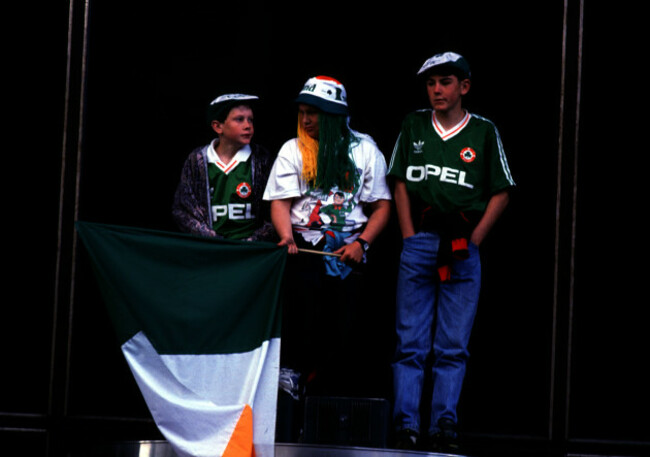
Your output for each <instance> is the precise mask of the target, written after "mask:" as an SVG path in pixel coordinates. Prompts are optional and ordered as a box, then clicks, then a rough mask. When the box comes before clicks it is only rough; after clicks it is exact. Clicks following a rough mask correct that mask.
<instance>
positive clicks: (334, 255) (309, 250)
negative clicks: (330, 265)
mask: <svg viewBox="0 0 650 457" xmlns="http://www.w3.org/2000/svg"><path fill="white" fill-rule="evenodd" d="M298 252H306V253H308V254H319V255H329V256H333V257H341V254H334V253H333V252H325V251H315V250H313V249H301V248H299V249H298Z"/></svg>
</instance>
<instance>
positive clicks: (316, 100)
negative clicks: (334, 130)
mask: <svg viewBox="0 0 650 457" xmlns="http://www.w3.org/2000/svg"><path fill="white" fill-rule="evenodd" d="M295 102H296V103H304V104H305V105H310V106H315V107H316V108H318V109H319V110H321V111H324V112H326V113H330V114H348V107H347V106H345V105H343V104H341V103H334V102H329V101H327V100H324V99H322V98H320V97H316V96H315V95H311V94H300V95H298V97H296V99H295Z"/></svg>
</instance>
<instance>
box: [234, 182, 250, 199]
mask: <svg viewBox="0 0 650 457" xmlns="http://www.w3.org/2000/svg"><path fill="white" fill-rule="evenodd" d="M251 192H252V189H251V186H250V184H248V183H247V182H241V183H239V185H238V186H237V195H239V197H241V198H248V197H249V196H250V194H251Z"/></svg>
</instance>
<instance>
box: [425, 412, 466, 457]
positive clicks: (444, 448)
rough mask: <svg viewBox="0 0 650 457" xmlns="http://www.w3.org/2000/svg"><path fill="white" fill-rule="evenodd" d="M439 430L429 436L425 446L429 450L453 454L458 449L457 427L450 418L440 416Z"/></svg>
mask: <svg viewBox="0 0 650 457" xmlns="http://www.w3.org/2000/svg"><path fill="white" fill-rule="evenodd" d="M438 428H439V431H438V432H437V433H434V434H433V435H432V436H430V437H429V442H428V443H427V448H428V450H429V451H430V452H440V453H444V454H454V453H457V452H458V451H459V449H460V440H459V437H458V427H457V426H456V423H455V422H454V421H452V420H451V419H447V418H444V417H443V418H442V419H440V420H439V421H438Z"/></svg>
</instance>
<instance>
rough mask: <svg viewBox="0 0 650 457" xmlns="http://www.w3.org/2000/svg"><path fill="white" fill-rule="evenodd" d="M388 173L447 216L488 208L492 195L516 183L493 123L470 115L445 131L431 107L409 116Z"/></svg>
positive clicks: (411, 193)
mask: <svg viewBox="0 0 650 457" xmlns="http://www.w3.org/2000/svg"><path fill="white" fill-rule="evenodd" d="M388 175H389V176H393V177H395V178H398V179H400V180H401V181H404V182H405V183H406V188H407V190H408V192H409V195H413V196H417V197H419V199H421V201H422V202H424V203H425V204H426V205H428V206H431V209H432V210H434V211H436V212H439V213H443V214H451V213H454V212H458V211H484V210H485V206H486V205H487V202H488V200H489V199H490V197H491V196H492V195H494V194H495V193H497V192H499V191H502V190H504V189H507V188H509V187H511V186H513V185H514V181H513V179H512V176H511V175H510V170H509V167H508V163H507V161H506V157H505V154H504V151H503V146H502V144H501V138H500V137H499V132H498V131H497V129H496V127H495V126H494V124H493V123H492V122H490V121H489V120H487V119H485V118H482V117H480V116H477V115H475V114H470V113H467V114H466V116H465V118H464V119H463V120H462V121H461V122H460V123H459V124H458V125H457V126H456V127H454V128H453V129H451V130H447V131H445V130H444V129H443V128H442V126H441V125H440V124H439V123H438V122H437V121H436V118H435V114H434V112H433V111H432V110H431V109H427V110H421V111H416V112H414V113H411V114H409V115H408V116H407V117H406V118H405V119H404V122H403V124H402V130H401V132H400V134H399V137H398V139H397V143H396V144H395V148H394V150H393V155H392V158H391V161H390V165H389V169H388Z"/></svg>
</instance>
